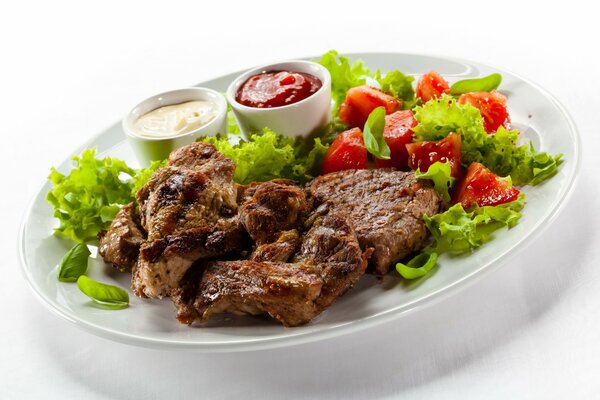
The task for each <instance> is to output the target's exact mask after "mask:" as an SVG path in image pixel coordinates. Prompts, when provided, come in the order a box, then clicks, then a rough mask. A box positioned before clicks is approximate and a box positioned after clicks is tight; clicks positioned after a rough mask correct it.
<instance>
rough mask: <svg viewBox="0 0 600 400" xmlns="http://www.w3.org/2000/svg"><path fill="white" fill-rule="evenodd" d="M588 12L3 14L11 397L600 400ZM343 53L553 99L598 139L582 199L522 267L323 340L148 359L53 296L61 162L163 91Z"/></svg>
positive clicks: (468, 8) (107, 10) (114, 8)
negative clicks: (49, 223)
mask: <svg viewBox="0 0 600 400" xmlns="http://www.w3.org/2000/svg"><path fill="white" fill-rule="evenodd" d="M587 3H588V2H585V3H583V2H582V3H578V2H576V1H570V2H565V1H563V2H543V3H542V2H531V3H528V2H525V1H518V2H512V1H502V2H500V1H496V2H483V1H473V2H458V1H443V2H435V1H412V2H401V1H398V0H396V1H389V2H387V1H377V2H375V1H371V2H367V1H360V2H355V3H352V2H349V1H346V2H340V4H337V5H334V4H331V5H330V4H328V3H327V2H325V1H318V2H317V1H302V0H296V1H294V2H283V1H279V2H275V1H273V2H271V1H260V2H259V1H245V2H243V4H236V3H235V2H233V1H207V2H203V1H198V0H197V1H195V2H189V3H184V2H176V1H166V0H165V1H162V2H148V1H146V2H140V3H134V2H131V3H126V2H123V1H120V2H112V1H102V2H70V3H67V2H62V1H52V2H39V3H33V2H29V1H19V2H13V3H12V4H10V5H7V4H6V3H3V6H2V7H1V9H0V72H1V73H0V116H1V120H0V121H1V122H0V126H1V127H2V128H1V133H2V136H1V143H2V147H1V149H2V150H1V151H0V154H1V155H2V158H1V162H0V165H1V166H2V172H1V175H0V176H2V182H3V183H2V189H1V196H0V198H1V200H0V213H1V219H0V221H2V229H0V235H1V240H0V246H1V247H0V248H1V254H2V257H1V261H0V263H1V270H0V271H1V273H2V278H1V279H0V316H1V322H0V399H40V398H44V399H80V398H85V399H142V398H144V399H145V398H148V399H159V398H210V399H215V398H244V399H245V398H260V399H265V398H276V399H283V398H285V399H293V398H343V399H363V398H369V399H375V398H395V397H400V396H402V397H403V398H407V399H432V398H451V399H452V398H461V399H482V398H486V399H506V398H511V399H512V398H515V399H529V398H534V399H537V398H544V399H562V398H580V399H590V398H600V265H599V262H598V261H599V260H600V250H599V248H598V244H600V234H599V233H598V226H599V222H600V217H599V216H598V211H597V209H598V206H599V204H598V200H597V198H598V184H599V183H600V182H599V180H598V178H597V173H598V172H597V171H598V169H597V162H596V161H595V157H596V149H597V148H598V147H599V146H600V139H599V136H600V130H599V128H598V127H599V125H600V124H599V120H600V101H599V99H598V96H599V95H600V78H599V74H600V56H599V55H598V54H599V52H600V46H599V45H598V42H597V41H598V39H599V38H600V30H599V28H598V23H599V22H598V14H597V12H596V11H595V10H592V9H588V8H587V6H584V4H587ZM331 48H335V49H337V50H339V51H340V52H360V51H385V52H418V53H431V54H439V55H449V56H455V57H461V58H466V59H473V60H476V61H480V62H483V63H488V64H492V65H498V66H500V67H502V68H505V69H508V70H511V71H513V72H516V73H517V74H520V75H522V76H525V77H528V78H530V79H532V80H533V81H535V82H536V83H538V84H540V85H541V86H543V87H545V88H546V89H548V90H549V91H550V92H551V93H553V94H554V95H555V96H557V97H558V98H559V99H560V101H561V102H562V103H563V104H564V105H565V106H566V108H567V109H568V110H569V111H570V113H571V114H572V116H573V118H574V119H575V122H576V123H577V125H578V127H579V129H580V134H581V136H582V140H583V145H584V146H583V147H584V154H583V157H584V158H583V165H582V169H581V174H580V176H579V181H578V185H577V187H576V189H575V192H574V194H573V196H572V197H571V199H570V204H569V206H568V207H567V208H566V209H565V211H564V212H563V213H562V214H561V215H560V217H559V218H558V219H556V220H555V221H554V222H553V223H552V225H551V226H549V227H548V229H547V230H546V231H545V232H544V233H543V234H542V235H541V236H539V237H538V238H537V239H536V240H535V242H533V243H532V244H531V245H529V246H527V247H526V248H524V249H522V250H521V252H520V254H519V256H518V257H514V258H512V261H511V262H510V264H507V265H505V266H504V267H503V268H501V269H500V270H498V271H496V272H494V273H492V274H489V275H488V276H486V277H485V278H484V279H483V280H481V281H479V282H477V283H476V284H475V285H472V286H470V287H468V288H466V289H465V290H463V291H461V292H459V293H458V294H456V295H454V296H452V297H450V298H449V299H447V300H445V301H444V302H443V303H441V304H437V305H435V306H434V307H429V308H426V309H424V310H422V311H420V312H418V313H414V314H409V315H407V316H405V317H403V318H401V319H399V320H397V321H395V322H391V323H387V324H385V325H381V326H379V327H376V328H372V329H368V330H365V331H362V332H360V333H355V334H351V335H348V336H344V337H341V338H337V339H331V340H326V341H322V342H317V343H313V344H308V345H301V346H296V347H291V348H284V349H277V350H269V351H261V352H248V353H232V354H209V355H207V354H201V353H196V352H193V351H185V352H184V351H178V352H172V351H166V350H165V351H163V350H149V349H143V348H136V347H131V346H128V345H123V344H119V343H114V342H111V341H108V340H105V339H102V338H99V337H96V336H93V335H91V334H89V333H87V332H84V331H82V330H80V329H78V328H77V327H75V326H74V325H71V324H70V323H68V322H66V321H63V320H62V319H59V318H58V317H56V316H55V315H53V314H51V313H50V312H49V311H48V310H47V309H46V308H44V307H43V306H42V305H41V304H40V303H39V302H38V300H37V299H36V298H35V297H34V295H33V292H32V291H31V290H30V289H29V288H28V286H27V283H26V282H25V280H24V278H23V277H22V275H21V273H20V271H19V265H18V259H17V252H16V239H17V231H18V226H19V224H20V221H21V218H22V216H23V213H24V212H25V208H26V205H27V203H28V202H29V201H30V199H31V198H32V197H33V195H34V194H35V193H36V191H37V190H38V188H39V187H40V185H41V184H42V182H43V180H44V178H45V177H46V175H47V174H48V169H49V167H50V166H51V165H56V164H58V163H60V162H61V161H62V160H63V159H65V158H66V157H68V156H70V155H71V154H72V151H73V150H74V149H75V148H77V147H78V146H79V145H80V144H81V143H83V142H84V141H86V140H87V139H88V138H89V137H90V136H91V135H94V134H96V133H97V132H99V131H101V130H102V129H104V128H106V127H107V126H109V125H111V124H113V123H114V122H115V121H117V120H119V119H120V118H121V117H122V116H123V115H124V113H125V112H126V111H127V110H128V109H129V108H130V107H131V106H132V105H133V104H134V103H136V102H138V101H139V100H140V99H143V98H145V97H148V96H150V95H152V94H154V93H156V92H160V91H164V90H169V89H173V88H179V87H184V86H189V85H191V84H195V83H197V82H199V81H202V80H207V79H210V78H212V77H215V76H219V75H222V74H225V73H229V72H233V71H236V70H240V69H245V68H249V67H251V66H254V65H256V64H262V63H266V62H269V61H271V60H274V59H283V58H296V57H303V56H312V55H318V54H321V53H323V52H324V51H326V50H328V49H331Z"/></svg>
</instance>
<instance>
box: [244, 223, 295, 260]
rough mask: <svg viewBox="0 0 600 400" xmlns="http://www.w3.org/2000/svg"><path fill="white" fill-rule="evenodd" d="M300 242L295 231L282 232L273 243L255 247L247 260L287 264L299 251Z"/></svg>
mask: <svg viewBox="0 0 600 400" xmlns="http://www.w3.org/2000/svg"><path fill="white" fill-rule="evenodd" d="M301 242H302V239H301V238H300V234H299V233H298V231H297V230H295V229H292V230H289V231H284V232H282V233H281V235H279V237H278V238H277V240H276V241H275V242H273V243H266V244H261V245H258V246H256V248H255V249H254V251H253V252H252V254H251V255H250V258H249V259H250V260H251V261H258V262H261V261H280V262H287V261H288V260H289V259H290V258H292V256H293V255H294V254H295V253H296V252H297V251H298V250H299V249H300V244H301Z"/></svg>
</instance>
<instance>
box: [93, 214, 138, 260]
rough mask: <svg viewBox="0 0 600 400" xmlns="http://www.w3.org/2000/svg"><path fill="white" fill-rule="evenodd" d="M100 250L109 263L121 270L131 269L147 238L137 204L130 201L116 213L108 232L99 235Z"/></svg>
mask: <svg viewBox="0 0 600 400" xmlns="http://www.w3.org/2000/svg"><path fill="white" fill-rule="evenodd" d="M98 239H99V240H100V246H99V247H98V252H99V253H100V255H101V256H102V258H103V259H104V261H106V262H107V263H109V264H113V265H114V266H115V267H116V268H118V269H119V270H121V271H126V270H129V269H131V268H132V267H133V266H134V265H135V263H136V262H137V259H138V255H139V253H140V246H141V245H142V243H143V242H144V240H146V233H145V232H144V231H143V228H142V227H141V226H140V222H139V217H138V216H137V215H136V214H135V205H134V204H133V203H129V204H127V205H125V206H123V208H121V210H119V212H118V213H117V215H115V218H114V219H113V221H112V223H111V224H110V228H109V229H108V231H107V232H102V233H101V234H99V235H98Z"/></svg>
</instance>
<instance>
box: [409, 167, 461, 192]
mask: <svg viewBox="0 0 600 400" xmlns="http://www.w3.org/2000/svg"><path fill="white" fill-rule="evenodd" d="M451 174H452V168H451V167H450V163H449V162H445V163H443V162H440V161H436V162H435V163H433V164H431V165H430V166H429V168H428V169H427V171H426V172H421V169H420V168H419V169H417V170H416V171H415V176H416V177H417V179H431V180H432V181H433V187H434V188H435V190H436V191H437V192H438V193H439V194H440V195H441V196H442V198H443V199H444V201H450V193H449V192H448V191H449V189H450V188H451V187H452V184H453V183H454V178H453V177H452V175H451Z"/></svg>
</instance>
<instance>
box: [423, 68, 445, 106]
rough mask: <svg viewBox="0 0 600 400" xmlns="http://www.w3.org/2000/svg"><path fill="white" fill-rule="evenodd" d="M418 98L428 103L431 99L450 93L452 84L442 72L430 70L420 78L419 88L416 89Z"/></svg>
mask: <svg viewBox="0 0 600 400" xmlns="http://www.w3.org/2000/svg"><path fill="white" fill-rule="evenodd" d="M415 93H416V96H417V98H419V99H421V100H422V101H423V103H427V102H428V101H429V100H431V99H438V98H440V97H442V95H443V94H444V93H445V94H449V93H450V85H449V84H448V82H446V80H445V79H444V78H442V76H441V75H440V74H438V73H437V72H435V71H429V72H428V73H426V74H425V75H423V76H421V78H419V81H418V82H417V88H416V90H415Z"/></svg>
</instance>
